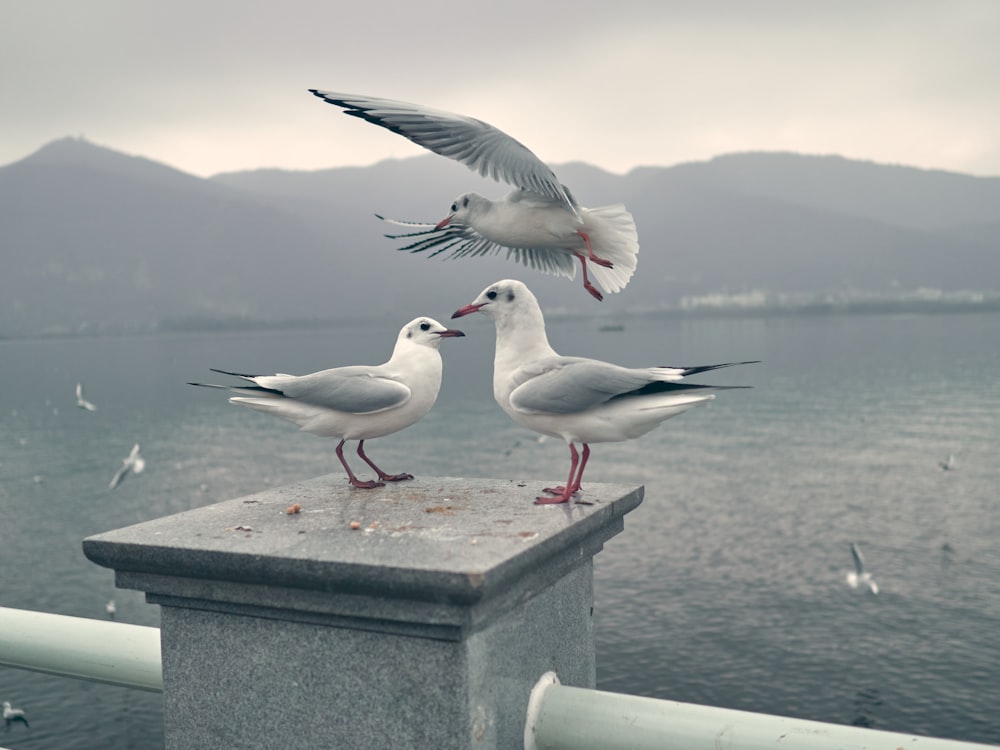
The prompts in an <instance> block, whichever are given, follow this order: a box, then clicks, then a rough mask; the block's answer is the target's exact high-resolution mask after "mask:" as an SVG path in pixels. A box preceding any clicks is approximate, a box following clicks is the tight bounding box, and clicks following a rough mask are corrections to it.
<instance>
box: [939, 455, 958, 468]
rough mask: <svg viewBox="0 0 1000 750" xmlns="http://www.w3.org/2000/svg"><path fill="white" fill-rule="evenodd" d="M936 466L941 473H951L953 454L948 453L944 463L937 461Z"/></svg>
mask: <svg viewBox="0 0 1000 750" xmlns="http://www.w3.org/2000/svg"><path fill="white" fill-rule="evenodd" d="M938 466H940V467H941V469H942V470H943V471H951V470H952V469H954V468H955V454H954V453H949V454H948V458H947V459H945V460H944V461H938Z"/></svg>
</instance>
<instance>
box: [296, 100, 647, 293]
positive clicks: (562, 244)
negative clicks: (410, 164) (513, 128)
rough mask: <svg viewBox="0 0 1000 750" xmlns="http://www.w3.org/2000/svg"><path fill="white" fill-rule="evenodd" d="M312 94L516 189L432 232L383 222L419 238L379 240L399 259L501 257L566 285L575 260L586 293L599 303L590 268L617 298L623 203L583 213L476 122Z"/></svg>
mask: <svg viewBox="0 0 1000 750" xmlns="http://www.w3.org/2000/svg"><path fill="white" fill-rule="evenodd" d="M309 91H310V93H312V94H314V95H316V96H318V97H320V98H321V99H323V100H324V101H327V102H329V103H330V104H334V105H336V106H338V107H342V108H343V109H344V112H345V114H348V115H352V116H354V117H360V118H361V119H363V120H367V121H368V122H371V123H374V124H375V125H379V126H381V127H383V128H386V129H387V130H391V131H392V132H393V133H398V134H399V135H401V136H403V137H404V138H408V139H409V140H411V141H413V142H414V143H416V144H418V145H420V146H423V147H424V148H426V149H429V150H430V151H433V152H434V153H436V154H440V155H442V156H447V157H448V158H450V159H454V160H456V161H459V162H461V163H462V164H464V165H465V166H467V167H468V168H469V169H471V170H473V171H476V172H479V174H481V175H483V176H484V177H492V178H493V179H494V180H498V181H500V182H505V183H507V184H508V185H512V186H513V187H514V190H513V191H512V192H511V193H509V194H508V195H507V196H506V197H504V198H502V199H500V200H497V201H493V200H490V199H488V198H484V197H483V196H481V195H479V194H477V193H465V194H464V195H460V196H459V197H458V198H456V199H455V202H454V203H452V204H451V210H450V211H449V212H448V215H447V216H446V217H445V218H444V219H442V220H441V221H439V222H438V223H437V224H420V223H416V222H399V221H394V220H389V221H390V222H391V223H394V224H400V225H404V226H410V227H413V228H415V229H416V230H417V231H413V232H408V233H404V234H396V235H392V234H390V235H386V236H387V237H390V238H391V239H400V238H405V239H407V240H409V241H411V242H410V244H408V245H406V246H405V247H402V248H400V249H401V250H409V251H410V252H414V253H416V252H421V251H423V250H432V251H433V252H432V253H431V256H434V255H438V254H439V253H443V252H446V251H449V250H450V251H451V256H450V257H457V258H460V257H464V256H467V255H468V256H476V255H487V254H496V253H499V252H500V250H501V249H506V250H507V257H508V258H513V259H514V260H517V261H519V262H521V263H524V264H525V265H527V266H530V267H531V268H534V269H537V270H539V271H543V272H545V273H550V274H556V275H559V276H565V277H567V278H569V279H572V278H574V277H575V276H576V262H575V261H574V258H579V259H580V266H581V268H582V270H583V286H584V288H585V289H586V290H587V291H588V292H590V294H591V295H592V296H593V297H595V298H596V299H598V300H600V299H603V295H602V294H601V293H600V292H599V291H598V290H597V288H596V287H594V285H593V284H592V283H591V282H590V277H589V275H588V266H587V261H590V263H591V266H590V272H591V273H593V275H594V278H595V279H596V280H597V283H598V284H600V285H601V287H602V288H603V289H604V290H605V291H607V292H620V291H621V290H622V289H624V288H625V285H626V284H628V282H629V279H631V278H632V274H633V273H634V272H635V266H636V262H637V258H636V256H637V254H638V253H639V236H638V233H637V232H636V228H635V221H634V220H633V219H632V214H630V213H629V212H628V211H627V210H626V209H625V206H624V205H622V204H620V203H619V204H615V205H612V206H603V207H601V208H584V207H583V206H581V205H580V204H578V203H577V202H576V199H574V198H573V195H572V194H571V193H570V191H569V188H567V187H566V186H565V185H563V184H561V183H560V182H559V179H558V178H557V177H556V175H555V173H554V172H553V171H552V170H551V169H550V168H549V167H548V166H547V165H546V164H545V163H544V162H543V161H542V160H541V159H539V158H538V157H537V156H535V154H534V153H532V152H531V151H530V150H528V148H527V147H525V146H524V145H523V144H521V143H520V142H518V141H516V140H514V139H513V138H511V137H510V136H509V135H507V134H506V133H504V132H502V131H500V130H497V129H496V128H495V127H493V126H492V125H489V124H487V123H485V122H482V121H481V120H476V119H474V118H472V117H466V116H465V115H458V114H453V113H451V112H443V111H441V110H437V109H431V108H429V107H422V106H420V105H419V104H408V103H407V102H398V101H393V100H392V99H378V98H375V97H370V96H355V95H352V94H342V93H337V92H334V91H318V90H316V89H309ZM376 215H377V214H376ZM379 218H380V219H381V218H383V217H381V216H379Z"/></svg>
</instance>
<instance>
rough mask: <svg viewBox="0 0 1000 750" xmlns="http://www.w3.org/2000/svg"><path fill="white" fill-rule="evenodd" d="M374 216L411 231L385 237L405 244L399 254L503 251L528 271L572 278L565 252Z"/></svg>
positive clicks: (457, 227) (460, 227) (456, 227)
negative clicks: (507, 245)
mask: <svg viewBox="0 0 1000 750" xmlns="http://www.w3.org/2000/svg"><path fill="white" fill-rule="evenodd" d="M375 215H376V216H378V218H379V219H382V221H385V222H388V223H390V224H396V225H397V226H402V227H407V228H411V229H413V230H414V231H412V232H403V233H400V234H387V235H386V237H388V238H389V239H391V240H405V241H407V243H408V244H406V245H404V246H403V247H401V248H399V249H400V250H401V251H407V252H411V253H420V252H423V251H425V250H429V251H430V254H429V256H428V257H431V258H433V257H434V256H435V255H440V254H441V253H447V252H450V254H449V255H447V256H446V257H447V258H449V259H450V258H464V257H476V256H478V255H496V254H497V253H499V252H500V251H501V250H506V251H507V259H508V260H515V261H517V262H518V263H523V264H524V265H526V266H528V267H529V268H533V269H534V270H536V271H542V272H543V273H548V274H553V275H556V276H566V277H568V278H570V279H572V278H573V277H574V276H575V275H576V265H575V263H574V261H573V256H572V255H571V254H570V253H567V252H566V251H565V250H556V249H551V250H550V249H546V248H531V247H505V246H503V245H498V244H497V243H496V242H493V241H492V240H488V239H486V238H485V237H483V236H482V235H481V234H479V233H478V232H477V231H476V230H475V229H473V228H472V227H470V226H468V225H467V224H448V225H446V226H444V227H442V228H441V229H436V228H435V226H434V225H433V224H424V223H420V222H411V221H399V220H397V219H387V218H385V217H384V216H379V215H378V214H375Z"/></svg>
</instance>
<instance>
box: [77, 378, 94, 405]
mask: <svg viewBox="0 0 1000 750" xmlns="http://www.w3.org/2000/svg"><path fill="white" fill-rule="evenodd" d="M76 405H77V406H79V407H80V408H81V409H85V410H86V411H97V407H96V406H94V405H93V404H92V403H90V402H89V401H88V400H87V399H85V398H84V397H83V383H77V384H76Z"/></svg>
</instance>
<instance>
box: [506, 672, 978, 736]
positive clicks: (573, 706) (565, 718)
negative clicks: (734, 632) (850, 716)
mask: <svg viewBox="0 0 1000 750" xmlns="http://www.w3.org/2000/svg"><path fill="white" fill-rule="evenodd" d="M524 747H525V750H569V749H570V748H572V750H624V749H625V748H628V750H654V749H655V750H664V748H678V750H720V748H724V749H725V750H764V749H765V748H767V749H768V750H773V748H803V750H835V749H836V750H869V749H870V748H885V749H886V750H899V749H901V748H909V749H910V750H972V749H973V748H984V749H985V748H994V746H993V745H979V744H975V743H971V742H959V741H957V740H945V739H937V738H934V737H918V736H915V735H908V734H899V733H895V732H883V731H881V730H877V729H866V728H863V727H849V726H843V725H840V724H826V723H823V722H818V721H807V720H805V719H791V718H787V717H783V716H772V715H770V714H757V713H751V712H749V711H736V710H732V709H728V708H715V707H714V706H698V705H694V704H691V703H678V702H676V701H669V700H661V699H658V698H642V697H639V696H635V695H623V694H621V693H607V692H603V691H600V690H588V689H585V688H576V687H569V686H566V685H560V684H559V679H558V678H557V677H556V675H555V673H554V672H547V673H546V674H544V675H542V678H541V679H540V680H539V681H538V683H537V684H536V685H535V688H534V690H532V692H531V699H530V702H529V704H528V719H527V723H526V725H525V728H524ZM994 750H995V748H994Z"/></svg>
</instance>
